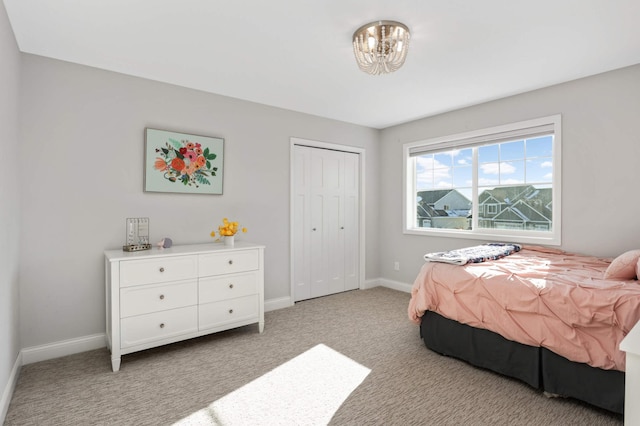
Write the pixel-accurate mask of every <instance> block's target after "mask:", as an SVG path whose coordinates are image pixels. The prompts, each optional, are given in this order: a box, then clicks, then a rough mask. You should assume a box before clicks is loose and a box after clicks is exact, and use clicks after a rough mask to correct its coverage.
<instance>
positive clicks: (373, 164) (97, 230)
mask: <svg viewBox="0 0 640 426" xmlns="http://www.w3.org/2000/svg"><path fill="white" fill-rule="evenodd" d="M21 103H22V105H21V114H20V122H21V125H20V128H21V141H22V152H21V155H22V156H23V157H26V158H28V159H29V168H28V169H27V170H24V172H23V173H22V174H21V180H20V190H21V191H22V192H23V193H25V194H29V196H28V197H25V199H24V200H23V209H22V210H23V211H22V214H23V216H22V217H23V222H24V224H25V225H24V227H23V229H22V232H21V239H20V241H21V245H22V248H21V259H22V261H21V267H20V275H21V278H20V290H21V305H20V308H21V311H20V324H21V337H22V346H23V347H32V346H36V345H42V344H46V343H49V342H56V341H60V340H64V339H70V338H77V337H82V336H87V335H91V334H94V333H101V332H104V326H105V324H104V323H105V314H104V269H103V263H102V262H103V257H102V252H103V250H104V249H107V248H110V249H113V248H119V247H121V246H122V244H123V242H124V237H125V234H124V226H125V218H127V217H149V218H150V233H151V241H152V243H154V242H157V241H158V240H160V239H161V238H163V237H165V236H168V237H171V238H172V239H173V241H174V243H176V244H189V243H204V242H210V241H211V240H212V239H211V237H210V236H209V232H210V231H211V230H213V229H216V230H217V227H218V225H219V224H220V223H221V220H222V218H223V217H229V218H233V219H236V220H239V221H241V222H242V224H243V225H244V226H246V227H247V228H248V229H249V232H248V233H247V234H242V235H241V236H240V238H242V239H244V240H247V241H252V242H256V243H262V244H265V245H266V247H267V249H266V252H265V266H266V268H265V297H266V299H267V300H268V299H277V298H281V297H288V296H289V293H290V279H289V271H290V262H289V150H290V137H292V136H295V137H300V138H305V139H312V140H319V141H324V142H330V143H336V144H344V145H352V146H356V147H361V148H365V149H366V158H367V164H366V171H367V176H366V179H367V192H366V194H365V196H366V203H367V214H368V216H367V230H366V243H367V250H366V278H367V279H372V278H377V277H378V276H379V270H378V249H377V247H378V238H377V230H378V222H377V215H376V210H377V207H378V205H379V197H378V190H377V188H378V185H379V179H378V177H377V176H378V175H377V173H376V171H377V166H378V149H379V148H378V147H379V132H378V131H377V130H373V129H369V128H365V127H360V126H355V125H351V124H346V123H342V122H337V121H333V120H327V119H323V118H318V117H314V116H310V115H306V114H301V113H297V112H291V111H287V110H282V109H277V108H272V107H267V106H263V105H258V104H254V103H250V102H245V101H241V100H237V99H231V98H226V97H222V96H217V95H212V94H207V93H204V92H199V91H195V90H190V89H186V88H183V87H178V86H172V85H168V84H164V83H158V82H153V81H149V80H144V79H140V78H135V77H130V76H125V75H122V74H117V73H113V72H108V71H103V70H98V69H94V68H89V67H86V66H80V65H75V64H70V63H66V62H62V61H57V60H52V59H47V58H43V57H38V56H33V55H27V54H24V55H23V76H22V85H21ZM145 127H154V128H158V129H167V130H175V131H181V132H185V133H194V134H199V135H210V136H216V137H221V138H224V139H225V152H224V155H225V159H224V161H225V174H224V195H222V196H212V195H186V194H159V193H144V192H143V191H142V187H143V168H142V167H143V156H144V151H143V148H144V128H145ZM369 212H370V213H369Z"/></svg>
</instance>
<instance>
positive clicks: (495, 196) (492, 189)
mask: <svg viewBox="0 0 640 426" xmlns="http://www.w3.org/2000/svg"><path fill="white" fill-rule="evenodd" d="M560 125H561V118H560V116H559V115H556V116H551V117H545V118H540V119H536V120H529V121H525V122H519V123H513V124H508V125H505V126H498V127H493V128H490V129H484V130H478V131H473V132H468V133H463V134H458V135H452V136H447V137H443V138H437V139H430V140H426V141H419V142H413V143H408V144H405V145H404V158H405V168H404V170H405V191H404V194H405V200H404V207H405V230H404V232H405V233H409V234H422V235H441V236H451V237H459V238H477V239H486V240H494V241H495V240H500V241H513V242H523V243H540V244H554V245H559V244H560V235H561V231H560V225H561V224H560V217H561V216H560V189H561V180H560V178H561V169H560V166H561V161H560V154H561V137H560V136H561V134H560V133H561V132H560Z"/></svg>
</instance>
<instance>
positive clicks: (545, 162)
mask: <svg viewBox="0 0 640 426" xmlns="http://www.w3.org/2000/svg"><path fill="white" fill-rule="evenodd" d="M540 167H542V168H549V167H553V163H552V162H551V161H543V162H542V164H540Z"/></svg>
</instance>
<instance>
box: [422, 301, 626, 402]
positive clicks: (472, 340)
mask: <svg viewBox="0 0 640 426" xmlns="http://www.w3.org/2000/svg"><path fill="white" fill-rule="evenodd" d="M420 336H421V337H422V338H423V339H424V343H425V345H426V346H427V347H428V348H429V349H431V350H433V351H435V352H438V353H440V354H443V355H447V356H451V357H454V358H459V359H462V360H464V361H467V362H468V363H470V364H472V365H475V366H478V367H482V368H486V369H488V370H492V371H495V372H497V373H500V374H504V375H505V376H509V377H513V378H516V379H519V380H522V381H523V382H525V383H527V384H529V385H530V386H533V387H534V388H537V389H541V390H544V391H546V392H550V393H553V394H558V395H562V396H567V397H572V398H576V399H579V400H581V401H584V402H587V403H589V404H592V405H595V406H596V407H600V408H604V409H605V410H609V411H612V412H614V413H620V414H622V413H623V412H624V373H623V372H621V371H617V370H603V369H600V368H594V367H591V366H589V365H587V364H582V363H576V362H573V361H569V360H567V359H566V358H564V357H562V356H560V355H557V354H555V353H554V352H551V351H549V350H548V349H545V348H539V347H534V346H528V345H523V344H522V343H518V342H514V341H511V340H507V339H505V338H504V337H502V336H500V335H499V334H496V333H493V332H491V331H488V330H483V329H479V328H474V327H471V326H469V325H465V324H460V323H459V322H457V321H453V320H450V319H448V318H445V317H443V316H441V315H439V314H437V313H435V312H431V311H427V312H425V315H424V316H423V317H422V323H421V325H420Z"/></svg>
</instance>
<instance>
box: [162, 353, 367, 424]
mask: <svg viewBox="0 0 640 426" xmlns="http://www.w3.org/2000/svg"><path fill="white" fill-rule="evenodd" d="M370 372H371V370H370V369H368V368H366V367H363V366H362V365H360V364H358V363H357V362H355V361H353V360H352V359H350V358H348V357H346V356H344V355H342V354H341V353H339V352H336V351H335V350H333V349H331V348H329V347H328V346H325V345H322V344H320V345H317V346H314V347H313V348H311V349H309V350H308V351H306V352H304V353H302V354H300V355H298V356H297V357H295V358H293V359H292V360H290V361H287V362H286V363H284V364H282V365H280V366H279V367H276V368H275V369H273V370H271V371H270V372H268V373H266V374H264V375H263V376H261V377H259V378H257V379H256V380H254V381H252V382H250V383H248V384H246V385H244V386H243V387H241V388H239V389H237V390H235V391H233V392H231V393H230V394H228V395H226V396H224V397H222V398H220V399H219V400H217V401H215V402H213V403H212V404H211V405H209V406H208V407H206V408H203V409H202V410H200V411H197V412H195V413H193V414H191V415H190V416H188V417H186V418H184V419H182V420H180V421H178V422H177V423H175V425H179V426H186V425H225V426H226V425H251V424H253V425H257V424H282V425H289V424H296V425H326V424H327V423H328V422H329V421H330V420H331V418H332V417H333V415H334V414H335V413H336V411H337V410H338V408H340V406H341V405H342V403H343V402H344V401H345V400H346V399H347V397H348V396H349V395H350V394H351V392H353V391H354V390H355V389H356V388H357V387H358V386H359V385H360V384H361V383H362V382H363V381H364V379H365V378H366V377H367V375H368V374H369V373H370Z"/></svg>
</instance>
